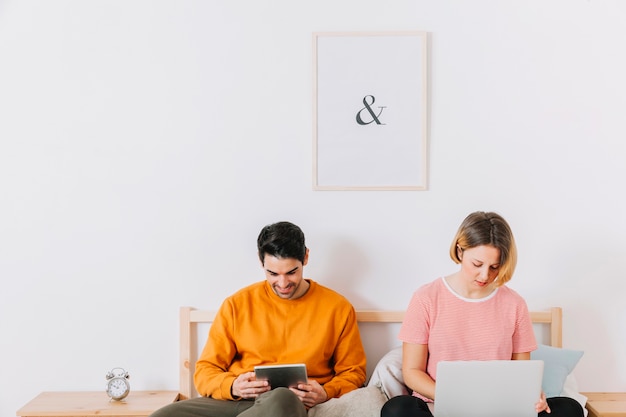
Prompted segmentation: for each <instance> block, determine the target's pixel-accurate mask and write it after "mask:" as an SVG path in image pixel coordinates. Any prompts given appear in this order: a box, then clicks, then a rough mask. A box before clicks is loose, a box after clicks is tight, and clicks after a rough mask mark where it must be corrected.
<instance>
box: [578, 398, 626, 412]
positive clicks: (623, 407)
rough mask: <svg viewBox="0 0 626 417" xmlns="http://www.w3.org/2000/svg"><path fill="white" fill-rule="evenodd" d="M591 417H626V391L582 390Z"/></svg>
mask: <svg viewBox="0 0 626 417" xmlns="http://www.w3.org/2000/svg"><path fill="white" fill-rule="evenodd" d="M581 394H582V395H584V396H585V397H587V406H586V408H587V410H588V411H589V417H626V392H582V393H581Z"/></svg>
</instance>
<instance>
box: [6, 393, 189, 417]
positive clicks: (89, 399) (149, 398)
mask: <svg viewBox="0 0 626 417" xmlns="http://www.w3.org/2000/svg"><path fill="white" fill-rule="evenodd" d="M174 401H178V391H131V392H130V394H128V397H126V398H125V399H124V400H123V401H111V400H110V399H109V397H108V396H107V395H106V393H105V392H104V391H74V392H68V391H64V392H42V393H41V394H39V395H38V396H36V397H35V398H33V399H32V400H31V401H30V402H29V403H28V404H26V405H25V406H24V407H22V408H20V409H19V410H18V411H17V413H16V415H17V416H19V417H77V416H81V417H88V416H98V417H117V416H124V417H147V416H149V415H150V414H152V413H153V412H154V411H156V410H158V409H159V408H161V407H163V406H165V405H167V404H170V403H173V402H174Z"/></svg>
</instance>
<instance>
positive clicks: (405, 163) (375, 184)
mask: <svg viewBox="0 0 626 417" xmlns="http://www.w3.org/2000/svg"><path fill="white" fill-rule="evenodd" d="M427 52H428V51H427V33H426V32H420V31H410V32H317V33H314V34H313V73H314V77H313V102H314V103H313V189H314V190H426V189H427V186H428V154H427V152H428V119H427V118H428V111H427V105H428V73H427V68H428V60H427V58H428V53H427Z"/></svg>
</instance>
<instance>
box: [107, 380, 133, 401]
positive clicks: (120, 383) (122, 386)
mask: <svg viewBox="0 0 626 417" xmlns="http://www.w3.org/2000/svg"><path fill="white" fill-rule="evenodd" d="M129 391H130V384H129V383H128V381H127V380H126V379H125V378H121V377H115V378H113V379H111V380H110V381H109V383H108V384H107V393H108V394H109V396H110V397H111V398H114V399H116V400H121V399H122V398H124V397H126V396H127V395H128V392H129Z"/></svg>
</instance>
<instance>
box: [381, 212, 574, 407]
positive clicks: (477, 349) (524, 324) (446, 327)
mask: <svg viewBox="0 0 626 417" xmlns="http://www.w3.org/2000/svg"><path fill="white" fill-rule="evenodd" d="M450 257H451V258H452V260H453V261H454V262H455V263H457V264H460V269H459V271H457V272H455V273H453V274H452V275H449V276H446V277H443V278H438V279H437V280H435V281H433V282H431V283H429V284H426V285H424V286H422V287H421V288H419V289H418V290H417V291H416V292H415V293H414V294H413V297H412V298H411V301H410V303H409V307H408V309H407V313H406V316H405V319H404V322H403V323H402V327H401V329H400V334H399V338H400V340H402V342H403V348H402V375H403V378H404V382H405V384H406V385H407V386H408V387H409V388H410V389H412V390H413V395H401V396H398V397H394V398H392V399H390V400H389V401H387V403H385V405H384V406H383V409H382V411H381V417H408V416H411V417H420V416H425V417H432V412H431V408H429V406H428V403H433V401H434V400H435V381H436V380H437V374H436V369H437V363H438V362H439V361H442V360H446V361H451V360H509V359H510V360H527V359H530V352H531V351H533V350H535V349H536V348H537V343H536V341H535V335H534V333H533V329H532V322H531V320H530V315H529V313H528V307H527V306H526V302H525V301H524V299H523V298H522V297H521V296H520V295H519V294H517V293H516V292H515V291H513V290H512V289H510V288H508V287H507V286H506V285H504V284H506V283H507V282H508V281H509V280H510V279H511V277H512V276H513V272H514V270H515V265H516V263H517V249H516V246H515V239H514V238H513V233H512V232H511V228H510V227H509V225H508V223H507V222H506V220H504V219H503V218H502V217H501V216H500V215H498V214H496V213H485V212H475V213H472V214H470V215H469V216H467V217H466V218H465V220H464V221H463V223H461V226H460V227H459V230H458V231H457V233H456V236H455V237H454V239H453V241H452V245H451V246H450ZM536 409H537V413H539V414H540V415H541V414H543V415H545V414H546V413H550V415H551V416H552V417H582V416H583V410H582V407H581V405H580V404H579V403H578V402H577V401H576V400H574V399H571V398H566V397H555V398H549V399H546V397H545V395H544V394H543V393H542V395H541V398H539V399H538V401H537V404H536Z"/></svg>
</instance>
